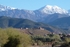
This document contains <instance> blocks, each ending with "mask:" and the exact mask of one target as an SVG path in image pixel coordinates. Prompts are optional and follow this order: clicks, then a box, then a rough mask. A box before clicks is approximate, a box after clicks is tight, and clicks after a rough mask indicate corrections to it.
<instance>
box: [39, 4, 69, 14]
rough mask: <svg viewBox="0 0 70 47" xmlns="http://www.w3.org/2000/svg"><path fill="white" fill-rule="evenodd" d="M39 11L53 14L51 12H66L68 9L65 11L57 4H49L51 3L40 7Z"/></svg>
mask: <svg viewBox="0 0 70 47" xmlns="http://www.w3.org/2000/svg"><path fill="white" fill-rule="evenodd" d="M39 11H41V12H42V13H46V14H53V13H59V14H66V13H68V11H66V10H65V9H62V8H60V7H58V6H51V5H46V6H44V7H42V8H40V9H39Z"/></svg>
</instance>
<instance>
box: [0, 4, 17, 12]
mask: <svg viewBox="0 0 70 47" xmlns="http://www.w3.org/2000/svg"><path fill="white" fill-rule="evenodd" d="M13 9H16V8H13V7H9V6H3V5H0V11H6V10H13Z"/></svg>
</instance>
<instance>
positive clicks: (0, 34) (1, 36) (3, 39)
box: [0, 29, 8, 47]
mask: <svg viewBox="0 0 70 47" xmlns="http://www.w3.org/2000/svg"><path fill="white" fill-rule="evenodd" d="M7 42H8V35H7V33H6V32H5V31H3V30H2V29H0V47H3V45H4V44H6V43H7Z"/></svg>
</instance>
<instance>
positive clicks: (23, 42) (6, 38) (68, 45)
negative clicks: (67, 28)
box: [0, 28, 70, 47]
mask: <svg viewBox="0 0 70 47" xmlns="http://www.w3.org/2000/svg"><path fill="white" fill-rule="evenodd" d="M58 46H59V47H70V35H65V34H46V35H45V36H43V35H30V34H26V33H25V31H24V32H20V31H19V30H17V29H15V28H6V29H1V28H0V47H58Z"/></svg>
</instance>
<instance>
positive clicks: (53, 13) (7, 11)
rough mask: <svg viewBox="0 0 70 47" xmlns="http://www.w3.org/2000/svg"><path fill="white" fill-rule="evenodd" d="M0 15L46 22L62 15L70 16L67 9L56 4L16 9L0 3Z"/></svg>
mask: <svg viewBox="0 0 70 47" xmlns="http://www.w3.org/2000/svg"><path fill="white" fill-rule="evenodd" d="M0 16H8V17H13V18H24V19H30V20H33V21H36V22H43V23H48V22H51V21H53V20H56V19H58V18H62V17H68V16H70V14H69V11H67V10H65V9H62V8H60V7H58V6H51V5H46V6H44V7H42V8H40V9H38V10H33V11H32V10H25V9H17V8H13V7H9V6H3V5H0Z"/></svg>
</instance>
